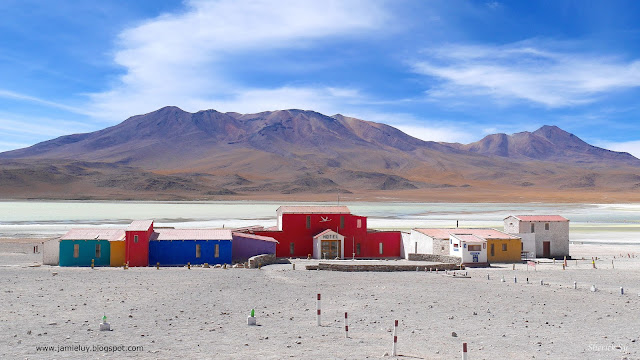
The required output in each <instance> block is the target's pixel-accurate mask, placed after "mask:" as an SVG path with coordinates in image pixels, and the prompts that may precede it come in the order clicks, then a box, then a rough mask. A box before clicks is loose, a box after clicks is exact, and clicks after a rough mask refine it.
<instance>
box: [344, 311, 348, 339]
mask: <svg viewBox="0 0 640 360" xmlns="http://www.w3.org/2000/svg"><path fill="white" fill-rule="evenodd" d="M344 334H345V335H346V337H347V338H348V337H349V321H348V320H347V313H346V312H345V313H344Z"/></svg>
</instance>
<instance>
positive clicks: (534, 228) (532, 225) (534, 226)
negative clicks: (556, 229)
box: [531, 224, 536, 233]
mask: <svg viewBox="0 0 640 360" xmlns="http://www.w3.org/2000/svg"><path fill="white" fill-rule="evenodd" d="M531 232H532V233H533V232H536V224H531Z"/></svg>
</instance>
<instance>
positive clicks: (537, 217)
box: [507, 215, 569, 222]
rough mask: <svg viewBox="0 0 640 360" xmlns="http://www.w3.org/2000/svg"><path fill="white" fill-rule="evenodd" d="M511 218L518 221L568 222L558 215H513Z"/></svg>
mask: <svg viewBox="0 0 640 360" xmlns="http://www.w3.org/2000/svg"><path fill="white" fill-rule="evenodd" d="M513 217H514V218H516V219H518V220H520V221H549V222H553V221H569V219H567V218H565V217H563V216H560V215H513ZM507 218H508V217H507Z"/></svg>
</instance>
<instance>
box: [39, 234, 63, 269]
mask: <svg viewBox="0 0 640 360" xmlns="http://www.w3.org/2000/svg"><path fill="white" fill-rule="evenodd" d="M42 264H44V265H55V266H57V265H59V264H60V239H52V240H49V241H45V242H43V243H42Z"/></svg>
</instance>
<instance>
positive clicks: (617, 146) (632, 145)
mask: <svg viewBox="0 0 640 360" xmlns="http://www.w3.org/2000/svg"><path fill="white" fill-rule="evenodd" d="M597 146H599V147H602V148H605V149H609V150H613V151H624V152H628V153H629V154H631V155H633V156H635V157H637V158H638V159H640V140H636V141H624V142H601V143H599V144H598V145H597Z"/></svg>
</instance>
